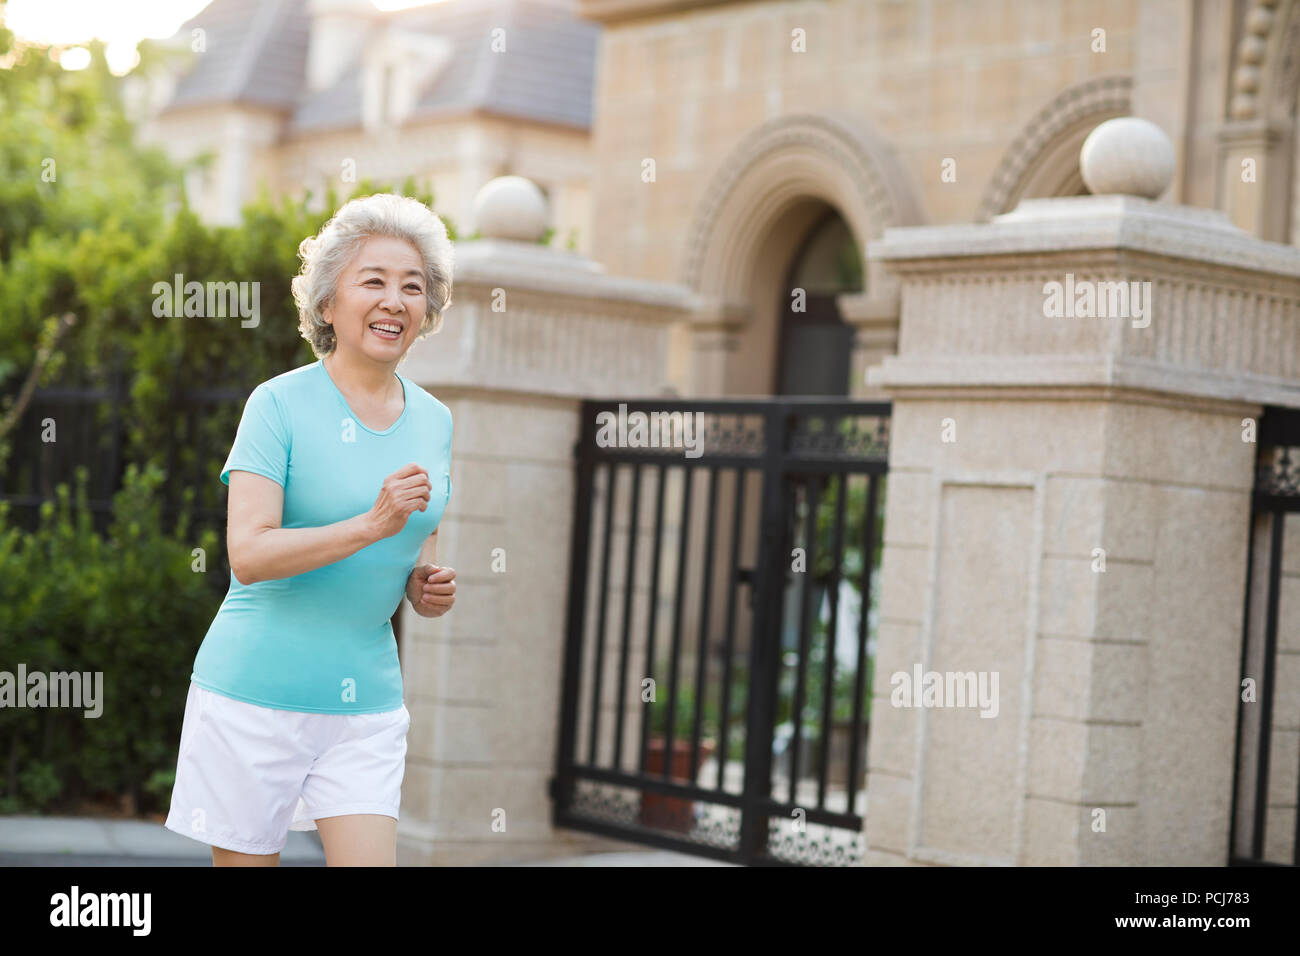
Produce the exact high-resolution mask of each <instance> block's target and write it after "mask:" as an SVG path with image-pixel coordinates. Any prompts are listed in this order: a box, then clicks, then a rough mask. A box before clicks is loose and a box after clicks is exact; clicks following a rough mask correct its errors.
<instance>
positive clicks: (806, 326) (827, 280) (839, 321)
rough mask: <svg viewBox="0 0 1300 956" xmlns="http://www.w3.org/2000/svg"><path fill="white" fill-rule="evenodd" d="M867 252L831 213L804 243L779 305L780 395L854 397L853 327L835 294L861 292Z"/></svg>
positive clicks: (777, 392)
mask: <svg viewBox="0 0 1300 956" xmlns="http://www.w3.org/2000/svg"><path fill="white" fill-rule="evenodd" d="M862 283H863V277H862V253H861V250H860V249H859V248H858V244H857V242H856V241H855V240H854V238H853V232H852V230H851V229H850V228H849V224H848V223H847V222H845V221H844V217H843V216H841V215H840V214H839V213H838V212H836V211H835V210H834V209H828V210H827V211H826V213H825V215H823V216H822V217H821V218H820V219H819V220H818V221H817V222H816V223H815V224H814V225H813V226H812V228H811V229H809V230H808V233H807V235H806V236H805V237H804V240H803V242H802V243H800V245H799V248H798V251H797V252H796V254H795V256H794V258H793V261H792V262H791V265H790V271H789V276H788V278H787V281H786V283H785V292H784V295H783V298H782V301H781V302H780V303H779V304H778V307H777V315H778V316H779V319H778V322H779V327H778V336H779V339H778V342H777V354H776V362H775V373H776V375H775V382H774V383H773V385H772V392H773V394H775V395H836V396H843V395H848V394H849V370H850V366H851V364H852V357H853V335H854V327H853V326H852V325H849V324H848V323H847V322H845V321H844V319H843V317H842V316H841V315H840V310H839V306H838V305H837V303H836V296H839V295H842V294H844V293H846V292H861V291H862Z"/></svg>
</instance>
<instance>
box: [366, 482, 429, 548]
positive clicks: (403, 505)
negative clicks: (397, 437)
mask: <svg viewBox="0 0 1300 956" xmlns="http://www.w3.org/2000/svg"><path fill="white" fill-rule="evenodd" d="M432 490H433V484H432V482H430V481H429V473H428V472H427V471H425V470H424V469H423V468H421V467H420V466H419V465H416V464H414V463H412V464H410V465H406V466H405V467H403V468H399V469H398V470H397V471H395V472H393V473H392V474H391V475H389V476H388V477H387V478H385V479H384V485H383V487H382V488H380V489H379V497H378V498H376V499H375V503H374V505H373V507H371V509H370V521H371V524H372V525H373V526H374V528H375V532H376V533H377V534H378V535H379V537H380V538H391V537H392V536H393V535H395V534H397V533H398V532H399V531H401V530H402V528H404V527H406V519H407V518H409V517H410V515H411V512H412V511H423V510H424V509H425V508H427V507H429V494H430V492H431V491H432Z"/></svg>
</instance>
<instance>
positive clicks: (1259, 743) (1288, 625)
mask: <svg viewBox="0 0 1300 956" xmlns="http://www.w3.org/2000/svg"><path fill="white" fill-rule="evenodd" d="M1257 439H1258V444H1259V452H1258V458H1257V467H1256V475H1255V489H1254V493H1253V495H1252V506H1251V524H1250V546H1249V550H1248V556H1247V565H1246V567H1247V571H1246V607H1245V611H1244V613H1243V624H1242V631H1243V637H1242V648H1241V683H1240V689H1241V701H1240V703H1239V705H1238V718H1237V742H1236V761H1235V770H1234V779H1233V796H1232V817H1231V836H1230V842H1229V847H1228V863H1229V865H1231V866H1261V865H1262V866H1267V865H1291V866H1294V865H1296V864H1300V821H1298V820H1297V805H1298V804H1300V776H1298V775H1297V760H1296V755H1297V753H1298V752H1300V726H1298V725H1297V720H1298V718H1300V714H1298V713H1297V711H1296V709H1295V708H1294V706H1290V707H1287V709H1285V710H1283V711H1282V712H1281V713H1278V712H1277V711H1276V704H1277V702H1278V701H1279V700H1280V701H1288V702H1290V703H1292V704H1294V701H1295V700H1296V699H1297V696H1298V695H1300V679H1297V671H1296V669H1295V667H1294V666H1287V665H1288V664H1289V663H1290V662H1291V661H1294V660H1295V659H1296V658H1297V655H1298V654H1300V642H1297V635H1300V604H1297V603H1295V602H1291V603H1287V602H1285V601H1284V600H1283V595H1284V594H1286V593H1288V592H1289V593H1290V594H1291V595H1292V596H1295V595H1296V594H1297V593H1300V592H1297V591H1296V590H1292V589H1293V588H1297V587H1300V411H1297V410H1294V409H1282V408H1270V409H1267V410H1266V412H1265V414H1264V415H1263V416H1262V418H1261V419H1260V424H1259V434H1258V435H1257ZM1288 539H1289V540H1288ZM1288 584H1289V585H1290V587H1287V585H1288Z"/></svg>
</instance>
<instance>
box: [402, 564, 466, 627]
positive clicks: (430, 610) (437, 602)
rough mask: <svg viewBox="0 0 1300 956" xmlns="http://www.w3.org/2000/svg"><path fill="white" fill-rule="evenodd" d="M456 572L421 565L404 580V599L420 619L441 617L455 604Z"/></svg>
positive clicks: (431, 565) (432, 565)
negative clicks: (409, 603)
mask: <svg viewBox="0 0 1300 956" xmlns="http://www.w3.org/2000/svg"><path fill="white" fill-rule="evenodd" d="M455 578H456V571H455V569H454V568H442V567H439V566H438V565H436V564H421V565H418V566H417V567H416V568H415V570H413V571H412V572H411V576H410V577H409V578H407V579H406V599H407V600H408V601H410V602H411V607H412V608H413V609H414V610H415V613H416V614H418V615H420V616H421V617H442V616H443V615H444V614H446V613H447V612H448V611H450V610H451V606H452V605H453V604H454V603H456V582H455Z"/></svg>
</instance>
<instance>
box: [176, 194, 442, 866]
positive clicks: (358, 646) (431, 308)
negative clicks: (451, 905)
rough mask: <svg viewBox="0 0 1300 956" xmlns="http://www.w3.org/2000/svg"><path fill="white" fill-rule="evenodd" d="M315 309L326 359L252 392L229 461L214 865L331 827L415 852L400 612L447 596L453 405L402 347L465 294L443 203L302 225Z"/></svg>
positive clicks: (206, 838)
mask: <svg viewBox="0 0 1300 956" xmlns="http://www.w3.org/2000/svg"><path fill="white" fill-rule="evenodd" d="M298 252H299V256H300V257H301V258H302V269H301V271H300V273H299V274H298V276H296V277H295V278H294V280H293V295H294V299H295V301H296V302H297V304H298V310H299V328H300V330H301V332H302V334H303V336H304V337H305V338H306V339H307V341H309V342H310V343H311V346H312V350H313V351H314V352H315V353H316V355H317V356H318V358H319V361H316V362H313V363H312V364H310V365H304V366H302V367H301V368H296V369H294V370H292V371H290V372H285V373H284V374H282V375H277V376H275V377H274V378H272V379H270V380H268V381H265V382H262V383H261V384H260V385H258V386H257V388H255V389H254V390H253V392H252V394H251V395H250V396H249V397H248V402H247V403H246V405H245V406H244V412H243V417H242V419H241V421H240V423H239V430H238V432H237V434H236V436H235V441H234V444H233V446H232V447H231V449H230V456H229V458H228V459H227V460H226V463H225V467H224V468H223V469H222V472H221V480H222V481H223V482H225V483H226V484H228V485H229V486H230V495H229V524H228V530H227V549H228V551H229V555H230V569H231V575H230V590H229V592H228V593H227V594H226V598H225V600H224V601H223V602H222V604H221V609H220V610H219V611H218V612H217V615H216V617H215V618H214V619H213V621H212V625H211V627H210V628H209V629H208V633H207V636H206V637H205V638H204V640H203V644H202V646H201V647H200V648H199V651H198V655H197V656H196V657H195V660H194V672H193V674H192V675H191V683H190V689H189V698H188V700H187V702H186V706H185V719H184V724H183V726H182V729H181V744H180V754H179V759H178V761H177V765H176V783H175V787H174V789H173V791H172V802H171V812H170V813H169V815H168V817H167V822H166V824H165V825H166V826H167V828H168V829H171V830H174V831H176V832H177V833H183V834H185V835H186V836H189V837H192V838H194V839H196V840H199V841H201V842H203V843H206V844H209V845H210V846H211V847H212V860H213V864H214V865H218V866H226V865H269V866H275V865H278V864H279V857H280V851H281V850H282V849H283V848H284V845H285V842H286V840H287V838H288V831H289V830H290V829H294V830H312V829H319V831H320V836H321V843H322V844H323V845H324V848H325V856H326V863H327V864H328V865H331V866H334V865H354V866H355V865H361V866H371V865H386V866H393V865H395V864H396V847H397V811H398V804H399V802H400V797H401V787H402V777H403V774H404V771H405V763H406V731H407V729H408V727H409V726H410V723H411V715H410V713H409V712H408V711H407V709H406V707H405V705H404V704H403V703H402V672H401V669H400V666H399V664H398V657H397V644H396V641H395V638H394V635H393V629H392V625H391V624H390V621H389V619H390V618H391V617H392V615H393V613H394V612H395V611H396V610H397V608H398V607H399V606H400V604H401V601H402V596H403V595H405V596H406V599H407V600H408V601H410V602H411V606H412V608H413V609H414V610H415V612H416V613H417V614H420V615H423V616H425V617H438V616H440V615H442V614H444V613H445V612H446V611H447V610H448V609H449V608H450V607H451V605H452V602H453V601H454V599H455V590H456V585H455V584H454V583H453V579H454V578H455V576H456V575H455V572H454V571H453V570H452V569H451V568H445V567H443V568H440V567H438V566H437V565H436V564H434V561H435V544H436V542H437V537H438V530H437V529H438V522H439V520H440V519H441V517H442V514H443V510H444V509H445V507H446V504H447V501H448V499H449V498H450V497H451V435H452V422H451V413H450V412H449V411H448V409H447V406H445V405H444V404H443V403H442V402H440V401H438V400H437V399H436V398H434V397H433V396H432V395H430V394H429V393H427V392H425V391H424V390H423V389H421V388H420V387H418V386H417V385H416V384H415V383H414V382H411V381H410V380H409V379H406V378H403V377H402V376H401V375H399V374H398V373H397V366H398V364H399V363H400V362H401V361H402V359H403V358H404V357H405V356H406V354H407V351H408V350H409V349H410V347H411V345H412V344H414V342H415V341H416V340H417V339H419V338H422V337H423V336H424V335H426V334H429V333H433V332H436V331H437V330H438V329H439V327H440V326H441V325H442V312H443V309H444V308H445V307H446V306H447V304H448V303H449V301H450V299H451V279H452V276H451V273H452V249H451V244H450V242H449V241H448V239H447V231H446V229H445V227H444V226H443V224H442V222H441V220H439V219H438V217H437V216H435V215H434V214H433V213H432V212H430V210H429V209H428V208H427V207H426V206H424V205H423V204H422V203H420V202H417V201H416V200H414V199H409V198H405V197H401V196H396V195H391V194H387V193H381V194H378V195H374V196H367V197H364V198H361V199H354V200H352V201H351V202H349V203H347V204H346V205H344V206H343V207H342V208H341V209H340V210H339V211H338V212H337V213H336V214H335V216H334V218H333V219H331V220H330V221H329V222H328V223H326V224H325V226H324V227H323V228H322V229H321V231H320V233H319V235H317V236H314V237H309V238H307V239H305V240H303V242H302V244H301V245H300V246H299V250H298Z"/></svg>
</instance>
